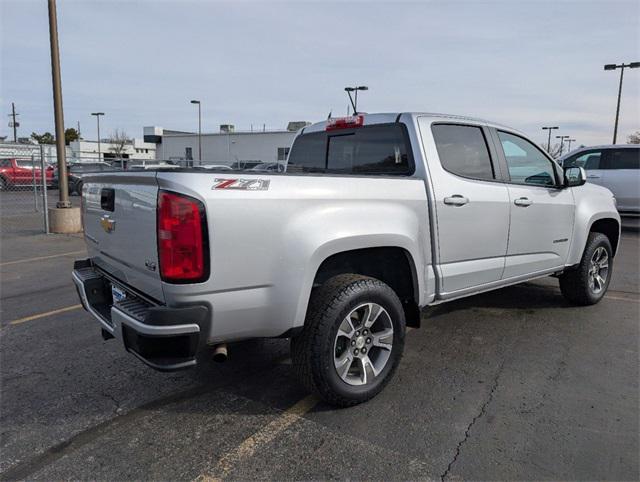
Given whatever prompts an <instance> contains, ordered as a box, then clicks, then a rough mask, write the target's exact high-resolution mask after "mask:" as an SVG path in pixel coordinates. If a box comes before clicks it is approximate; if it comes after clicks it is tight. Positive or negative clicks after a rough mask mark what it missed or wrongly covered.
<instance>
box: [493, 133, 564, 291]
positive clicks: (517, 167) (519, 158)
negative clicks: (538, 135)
mask: <svg viewBox="0 0 640 482" xmlns="http://www.w3.org/2000/svg"><path fill="white" fill-rule="evenodd" d="M495 132H496V133H497V140H498V148H499V149H501V152H500V154H501V156H503V162H505V163H506V166H507V171H508V179H509V181H508V184H507V186H508V190H509V199H510V205H511V208H510V209H511V224H510V228H509V246H508V248H507V257H506V261H505V268H504V274H503V276H502V277H503V278H504V279H508V278H514V277H519V276H526V275H530V274H536V273H540V272H543V271H546V270H550V269H553V268H561V267H562V266H564V263H565V261H566V259H567V256H568V253H569V246H570V244H571V233H572V231H573V220H574V199H573V193H572V192H571V189H563V188H562V172H561V170H560V168H559V166H557V165H556V164H555V163H554V162H553V161H551V160H550V159H549V158H548V157H547V156H546V155H545V154H543V152H542V151H541V150H540V149H539V148H538V147H536V146H535V145H534V144H533V143H531V142H529V141H528V140H526V139H525V138H523V137H521V136H519V135H516V134H514V133H509V132H506V131H501V130H498V131H495Z"/></svg>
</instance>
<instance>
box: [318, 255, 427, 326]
mask: <svg viewBox="0 0 640 482" xmlns="http://www.w3.org/2000/svg"><path fill="white" fill-rule="evenodd" d="M343 273H354V274H360V275H363V276H370V277H372V278H376V279H379V280H380V281H382V282H383V283H386V284H387V285H389V286H390V287H391V289H393V291H395V292H396V294H397V295H398V298H400V301H401V302H402V306H403V308H404V313H405V319H406V322H407V326H414V327H419V326H420V308H419V307H418V299H419V298H418V278H417V274H416V271H415V264H414V262H413V258H412V257H411V254H409V252H408V251H406V250H405V249H402V248H397V247H381V248H365V249H356V250H353V251H344V252H342V253H337V254H334V255H332V256H330V257H328V258H327V259H325V260H324V261H323V262H322V264H321V265H320V267H319V268H318V272H317V273H316V277H315V279H314V281H313V285H314V286H318V285H321V284H323V283H324V282H325V281H326V280H328V279H329V278H331V277H333V276H336V275H339V274H343Z"/></svg>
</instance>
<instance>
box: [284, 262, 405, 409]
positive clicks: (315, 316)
mask: <svg viewBox="0 0 640 482" xmlns="http://www.w3.org/2000/svg"><path fill="white" fill-rule="evenodd" d="M366 303H375V304H377V305H379V306H380V307H382V308H384V310H385V311H386V314H387V315H388V316H387V315H383V316H384V321H385V323H390V324H391V327H392V328H393V335H392V340H393V341H392V348H391V350H390V353H389V354H388V359H387V360H386V362H385V364H384V367H383V368H381V369H380V370H379V373H378V375H377V376H373V377H372V379H371V380H369V379H368V378H367V383H366V384H363V385H351V384H349V383H347V382H346V381H345V380H343V379H342V378H341V377H340V375H339V374H338V372H337V370H336V367H335V366H334V356H335V354H336V346H337V345H336V343H337V342H336V339H337V335H338V329H339V327H340V325H341V324H342V323H343V322H344V320H345V317H347V316H348V315H349V314H350V313H352V312H353V311H354V310H355V309H356V308H358V307H359V306H362V305H363V304H366ZM376 323H377V322H376ZM373 326H375V324H374V325H373ZM373 326H372V327H371V335H372V336H373V335H374V332H373ZM363 333H364V332H363ZM404 336H405V317H404V311H403V309H402V304H401V302H400V300H399V299H398V296H397V295H396V293H395V292H394V291H393V290H392V289H391V288H390V287H389V286H387V285H386V284H385V283H383V282H382V281H380V280H377V279H374V278H369V277H366V276H360V275H353V274H343V275H338V276H334V277H333V278H331V279H329V280H327V281H326V282H325V283H324V284H323V285H322V286H320V287H318V288H316V289H314V290H313V292H312V294H311V299H310V301H309V308H308V309H307V317H306V320H305V326H304V329H303V331H302V333H301V334H300V335H298V336H296V337H294V338H293V339H292V340H291V356H292V360H293V368H294V371H295V373H296V375H297V377H298V378H299V380H300V381H301V382H302V384H303V385H304V387H305V388H306V389H307V390H309V391H310V392H313V393H316V394H317V395H319V396H320V398H322V400H324V401H325V402H327V403H329V404H331V405H336V406H340V407H349V406H352V405H356V404H358V403H362V402H365V401H367V400H369V399H370V398H372V397H374V396H375V395H377V394H378V393H379V392H380V391H381V390H382V389H383V388H384V387H385V385H386V384H387V383H388V382H389V380H390V379H391V378H392V377H393V374H394V372H395V370H396V368H397V366H398V364H399V362H400V359H401V358H402V351H403V349H404ZM367 343H369V341H367ZM373 348H374V346H373V345H371V346H370V347H369V352H371V350H372V349H373ZM346 350H351V348H350V347H349V346H348V347H347V349H346ZM369 354H371V353H369ZM385 356H386V355H385ZM372 359H373V358H372ZM365 371H367V369H366V368H365ZM369 374H371V372H369Z"/></svg>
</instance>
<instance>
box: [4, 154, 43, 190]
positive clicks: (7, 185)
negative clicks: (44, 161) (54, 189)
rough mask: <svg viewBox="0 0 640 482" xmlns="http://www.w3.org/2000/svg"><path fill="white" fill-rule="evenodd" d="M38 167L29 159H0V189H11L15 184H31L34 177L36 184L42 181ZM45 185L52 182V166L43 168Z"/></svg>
mask: <svg viewBox="0 0 640 482" xmlns="http://www.w3.org/2000/svg"><path fill="white" fill-rule="evenodd" d="M41 171H42V170H41V169H40V167H39V166H38V165H37V164H35V166H34V164H33V162H32V161H31V159H16V158H8V159H0V191H5V190H7V189H12V188H14V187H17V186H33V181H34V178H35V182H36V184H41V183H42V173H41ZM45 176H46V180H47V186H50V185H51V184H52V183H53V167H50V166H49V167H47V168H46V169H45Z"/></svg>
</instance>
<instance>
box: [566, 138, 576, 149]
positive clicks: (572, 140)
mask: <svg viewBox="0 0 640 482" xmlns="http://www.w3.org/2000/svg"><path fill="white" fill-rule="evenodd" d="M575 141H576V140H575V139H567V144H568V145H567V152H571V143H572V142H575Z"/></svg>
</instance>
